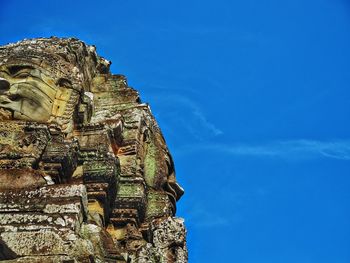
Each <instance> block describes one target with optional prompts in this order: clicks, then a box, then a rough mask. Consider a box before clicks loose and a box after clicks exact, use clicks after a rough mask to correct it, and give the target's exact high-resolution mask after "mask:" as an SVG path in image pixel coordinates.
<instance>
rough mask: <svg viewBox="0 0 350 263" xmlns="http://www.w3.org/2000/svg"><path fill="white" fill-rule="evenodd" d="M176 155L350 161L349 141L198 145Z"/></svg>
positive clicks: (187, 146) (186, 148) (185, 148)
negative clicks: (212, 154) (201, 154)
mask: <svg viewBox="0 0 350 263" xmlns="http://www.w3.org/2000/svg"><path fill="white" fill-rule="evenodd" d="M174 150H175V153H176V154H179V155H187V154H192V153H196V152H203V151H209V152H216V153H221V154H229V155H233V156H252V157H269V158H288V159H310V158H320V157H322V158H332V159H340V160H350V140H333V141H316V140H304V139H301V140H290V141H274V142H268V143H264V144H234V145H227V144H217V143H206V144H204V143H199V144H191V145H186V146H184V147H181V148H177V149H174Z"/></svg>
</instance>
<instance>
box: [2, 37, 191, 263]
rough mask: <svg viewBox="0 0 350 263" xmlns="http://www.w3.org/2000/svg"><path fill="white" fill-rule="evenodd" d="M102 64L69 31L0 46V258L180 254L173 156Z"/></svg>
mask: <svg viewBox="0 0 350 263" xmlns="http://www.w3.org/2000/svg"><path fill="white" fill-rule="evenodd" d="M109 65H110V62H108V61H107V60H105V59H103V58H101V57H99V56H98V55H97V54H96V51H95V48H94V47H92V46H88V45H86V44H84V43H83V42H81V41H79V40H77V39H60V38H50V39H33V40H25V41H22V42H19V43H16V44H11V45H8V46H4V47H0V119H1V121H0V146H1V147H0V259H2V260H5V259H6V260H9V261H11V262H179V263H180V262H187V249H186V230H185V227H184V224H183V220H182V219H179V218H176V217H175V213H176V201H177V200H178V199H179V198H180V197H181V196H182V194H183V189H182V188H181V187H180V186H179V184H178V183H177V182H176V177H175V169H174V164H173V160H172V157H171V155H170V153H169V150H168V148H167V146H166V142H165V140H164V138H163V135H162V133H161V130H160V128H159V127H158V125H157V122H156V120H155V119H154V117H153V115H152V113H151V111H150V108H149V106H148V105H147V104H144V103H142V102H141V100H140V97H139V94H138V92H137V91H136V90H134V89H132V88H130V87H129V86H128V85H127V81H126V78H125V77H124V76H122V75H112V74H111V73H110V72H109ZM33 94H34V95H33ZM35 95H36V96H35ZM19 100H20V101H21V103H18V101H19ZM33 105H34V106H33ZM28 112H30V113H32V114H28ZM18 240H20V241H18Z"/></svg>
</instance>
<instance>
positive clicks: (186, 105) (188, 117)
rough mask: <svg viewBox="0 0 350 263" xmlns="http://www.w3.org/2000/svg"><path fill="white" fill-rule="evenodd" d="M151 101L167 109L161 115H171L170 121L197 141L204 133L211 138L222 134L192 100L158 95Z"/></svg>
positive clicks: (176, 96) (171, 95) (177, 96)
mask: <svg viewBox="0 0 350 263" xmlns="http://www.w3.org/2000/svg"><path fill="white" fill-rule="evenodd" d="M153 100H157V103H159V104H163V106H162V107H167V110H164V111H163V112H164V113H163V114H168V115H169V114H171V115H172V118H171V120H173V121H174V120H176V121H177V122H178V123H181V124H182V125H183V127H184V128H186V129H187V130H188V132H189V133H191V134H192V135H193V136H194V137H196V138H197V139H199V140H201V139H203V138H202V136H203V134H204V133H205V132H206V133H207V134H210V135H211V136H218V135H221V134H223V132H222V131H221V130H220V129H219V128H218V127H216V126H215V125H214V123H212V122H211V121H209V120H208V119H207V117H206V116H205V114H204V112H203V110H202V109H201V107H200V106H199V105H198V104H197V103H196V102H195V101H194V100H192V99H190V98H188V97H186V96H183V95H178V94H159V93H158V94H157V95H155V97H154V98H153ZM164 105H166V106H164ZM171 107H172V108H171ZM157 117H158V116H157ZM159 117H161V115H160V116H159Z"/></svg>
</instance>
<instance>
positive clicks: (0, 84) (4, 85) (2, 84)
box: [0, 78, 10, 92]
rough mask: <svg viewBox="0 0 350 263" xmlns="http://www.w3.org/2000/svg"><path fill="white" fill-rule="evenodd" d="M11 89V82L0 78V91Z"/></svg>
mask: <svg viewBox="0 0 350 263" xmlns="http://www.w3.org/2000/svg"><path fill="white" fill-rule="evenodd" d="M9 89H10V82H8V81H7V80H6V79H3V78H0V92H4V91H8V90H9Z"/></svg>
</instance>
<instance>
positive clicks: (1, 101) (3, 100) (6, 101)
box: [0, 94, 21, 105]
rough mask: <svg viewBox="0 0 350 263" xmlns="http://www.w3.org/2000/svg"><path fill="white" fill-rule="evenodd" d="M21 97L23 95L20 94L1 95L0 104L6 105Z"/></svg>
mask: <svg viewBox="0 0 350 263" xmlns="http://www.w3.org/2000/svg"><path fill="white" fill-rule="evenodd" d="M20 98H21V96H20V95H18V94H9V95H0V104H2V105H6V104H9V103H12V102H15V101H18V100H19V99H20Z"/></svg>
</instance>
